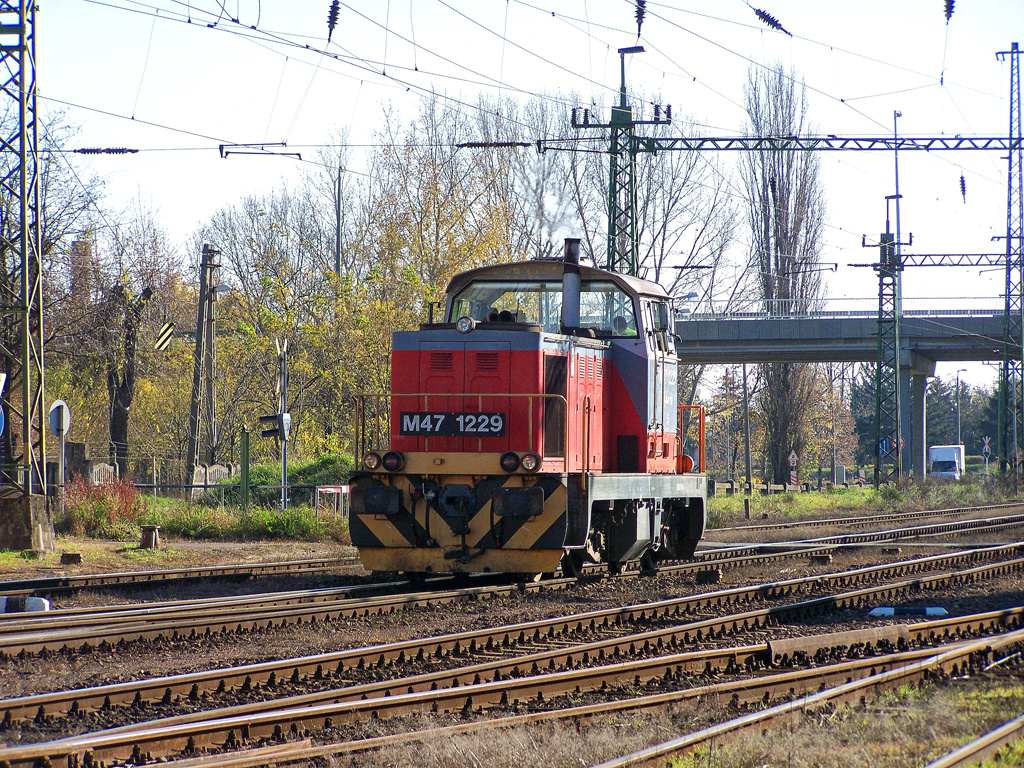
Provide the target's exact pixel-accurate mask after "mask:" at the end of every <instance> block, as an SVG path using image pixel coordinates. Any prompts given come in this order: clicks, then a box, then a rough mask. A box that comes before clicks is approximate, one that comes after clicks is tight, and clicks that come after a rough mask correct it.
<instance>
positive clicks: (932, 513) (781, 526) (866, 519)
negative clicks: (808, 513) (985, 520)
mask: <svg viewBox="0 0 1024 768" xmlns="http://www.w3.org/2000/svg"><path fill="white" fill-rule="evenodd" d="M1021 507H1024V504H1021V503H1020V502H1008V503H1005V504H985V505H982V506H977V507H952V508H950V509H931V510H922V511H919V512H884V513H880V514H877V515H858V516H856V517H829V518H818V519H813V520H792V521H789V522H783V523H749V524H747V525H734V526H730V527H727V528H712V529H710V530H709V532H715V533H717V532H719V531H778V530H788V529H790V528H823V527H828V526H835V527H861V526H865V525H884V524H885V523H888V522H894V521H903V520H923V519H927V518H929V517H963V516H964V515H969V514H973V513H975V512H994V511H997V510H1007V509H1020V508H1021Z"/></svg>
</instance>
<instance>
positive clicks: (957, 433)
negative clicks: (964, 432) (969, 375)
mask: <svg viewBox="0 0 1024 768" xmlns="http://www.w3.org/2000/svg"><path fill="white" fill-rule="evenodd" d="M966 372H967V369H966V368H961V369H960V370H959V371H957V372H956V444H957V445H963V440H961V439H960V374H961V373H966Z"/></svg>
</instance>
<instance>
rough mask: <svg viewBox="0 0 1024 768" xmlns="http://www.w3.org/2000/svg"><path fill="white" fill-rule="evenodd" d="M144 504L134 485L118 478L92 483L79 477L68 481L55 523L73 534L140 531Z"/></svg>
mask: <svg viewBox="0 0 1024 768" xmlns="http://www.w3.org/2000/svg"><path fill="white" fill-rule="evenodd" d="M145 510H146V505H145V502H144V500H143V499H142V497H141V496H140V495H139V492H138V491H137V490H135V486H134V485H132V484H131V483H127V482H124V481H123V480H120V479H114V480H113V481H111V482H109V483H100V484H98V485H93V484H91V483H87V482H86V481H85V480H84V479H83V478H81V477H75V478H73V479H72V480H71V482H70V483H68V484H67V489H66V491H65V497H64V519H63V520H61V521H58V527H59V528H60V530H62V531H66V532H68V533H70V534H72V535H75V536H92V537H96V538H105V539H116V540H119V541H123V540H127V539H131V538H135V537H137V536H138V535H139V521H140V519H141V518H142V515H143V513H144V512H145Z"/></svg>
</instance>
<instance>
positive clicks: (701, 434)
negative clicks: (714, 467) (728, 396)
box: [677, 405, 707, 474]
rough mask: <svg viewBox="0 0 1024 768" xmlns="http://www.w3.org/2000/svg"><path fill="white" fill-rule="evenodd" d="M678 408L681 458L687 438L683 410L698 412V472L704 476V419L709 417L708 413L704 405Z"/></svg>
mask: <svg viewBox="0 0 1024 768" xmlns="http://www.w3.org/2000/svg"><path fill="white" fill-rule="evenodd" d="M677 407H678V408H679V418H678V419H677V424H678V425H679V434H678V438H679V450H680V457H681V456H682V445H683V439H684V438H685V435H683V410H684V409H693V410H696V411H697V418H698V426H697V471H698V472H700V473H702V474H703V472H704V419H705V417H706V415H707V411H706V410H705V408H704V406H703V405H680V406H677Z"/></svg>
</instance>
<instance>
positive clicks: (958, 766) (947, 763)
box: [925, 715, 1024, 768]
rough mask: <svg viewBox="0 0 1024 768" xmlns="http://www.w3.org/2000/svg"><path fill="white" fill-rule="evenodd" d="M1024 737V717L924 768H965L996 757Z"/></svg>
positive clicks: (990, 732)
mask: <svg viewBox="0 0 1024 768" xmlns="http://www.w3.org/2000/svg"><path fill="white" fill-rule="evenodd" d="M1022 737H1024V715H1021V716H1020V717H1018V718H1015V719H1013V720H1011V721H1010V722H1008V723H1005V724H1003V725H1001V726H999V727H998V728H996V729H995V730H993V731H989V732H988V733H986V734H985V735H984V736H979V737H978V738H977V739H975V740H974V741H972V742H970V743H969V744H965V745H964V746H962V747H960V748H959V749H957V750H954V751H953V752H950V753H949V754H948V755H943V756H942V757H940V758H939V759H938V760H933V761H932V762H930V763H928V765H927V766H925V768H967V766H972V765H978V764H979V763H982V762H984V761H985V760H988V759H989V758H993V757H996V756H997V755H998V754H999V753H1000V752H1002V751H1003V750H1004V749H1006V748H1008V747H1010V746H1011V745H1012V744H1014V743H1016V742H1017V741H1019V740H1020V739H1021V738H1022Z"/></svg>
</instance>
